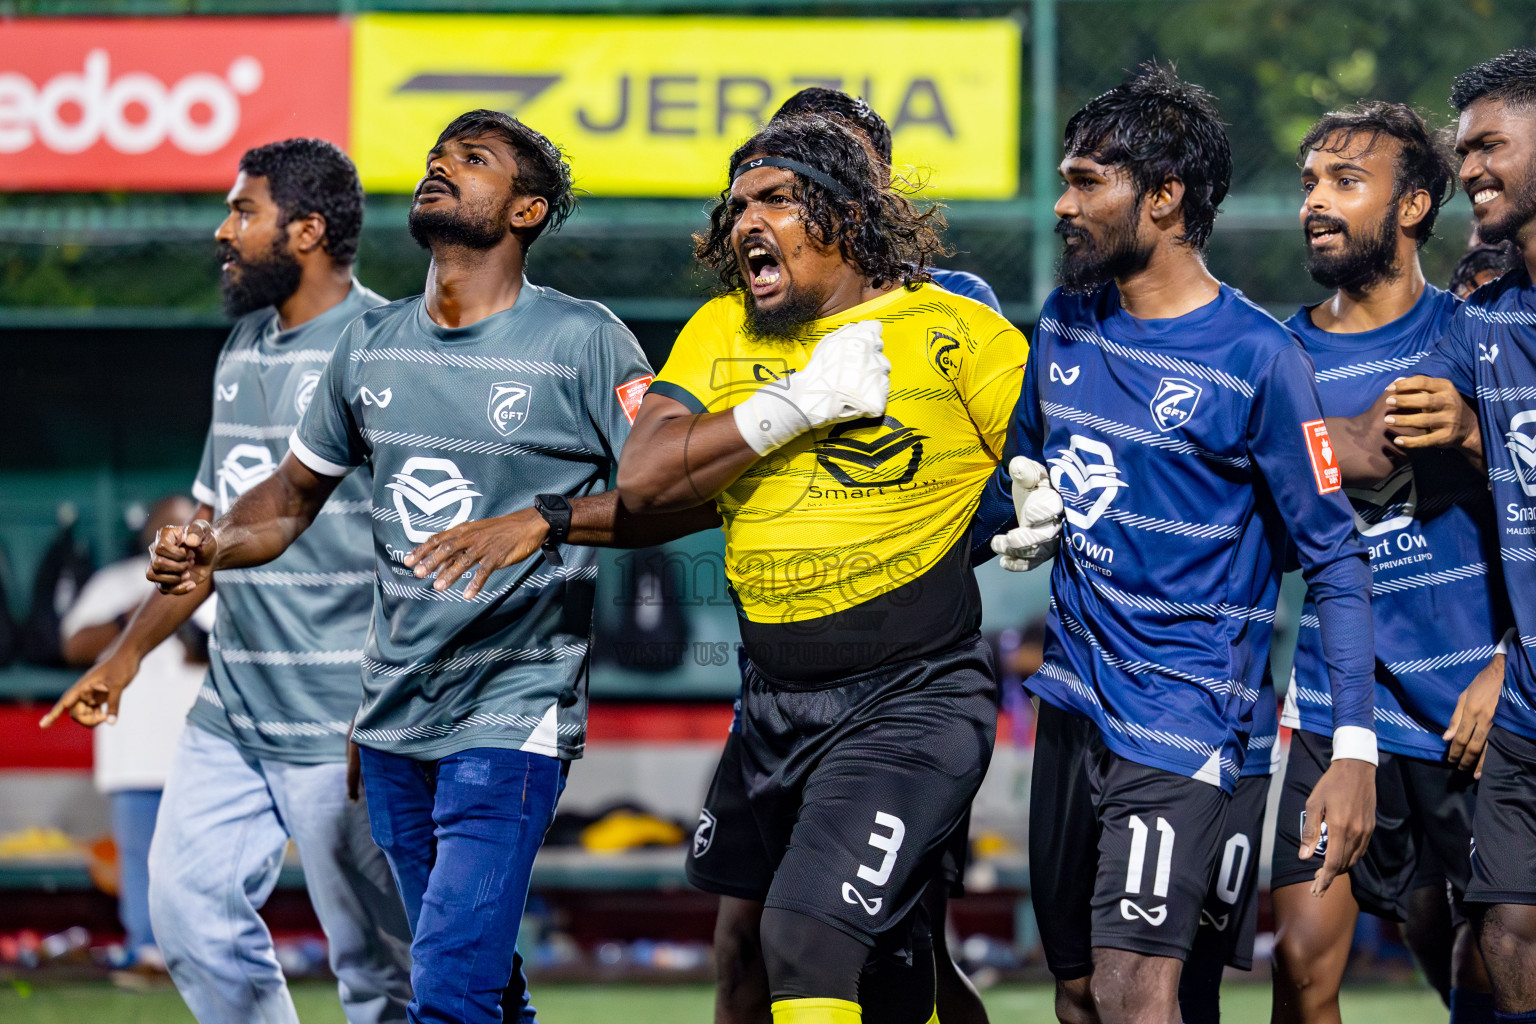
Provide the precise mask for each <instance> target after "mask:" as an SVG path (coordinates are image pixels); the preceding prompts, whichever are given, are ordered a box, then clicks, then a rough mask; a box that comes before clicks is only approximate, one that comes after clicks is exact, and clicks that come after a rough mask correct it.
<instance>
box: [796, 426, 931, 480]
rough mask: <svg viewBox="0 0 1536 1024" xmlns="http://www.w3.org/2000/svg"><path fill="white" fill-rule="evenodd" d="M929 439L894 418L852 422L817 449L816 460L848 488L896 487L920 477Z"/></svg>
mask: <svg viewBox="0 0 1536 1024" xmlns="http://www.w3.org/2000/svg"><path fill="white" fill-rule="evenodd" d="M856 435H857V436H856ZM926 439H927V438H926V435H923V434H919V433H918V432H917V431H916V430H913V429H912V428H911V427H908V426H905V425H904V424H903V423H902V422H901V421H900V420H898V419H896V417H894V416H886V417H883V418H881V419H875V418H874V417H870V418H868V419H862V420H849V421H848V422H847V423H840V424H838V425H837V426H836V427H834V428H833V429H832V432H831V433H830V434H828V435H827V436H826V438H825V439H824V440H823V441H822V442H821V443H820V444H818V445H817V446H816V461H817V462H819V463H820V464H821V466H822V468H823V469H825V470H826V471H827V472H828V473H831V474H832V476H833V478H834V479H836V480H837V482H838V483H841V484H843V485H845V486H847V487H896V486H898V485H900V484H905V483H910V482H911V481H912V478H913V477H914V476H916V475H917V467H918V466H920V465H922V462H923V441H925V440H926Z"/></svg>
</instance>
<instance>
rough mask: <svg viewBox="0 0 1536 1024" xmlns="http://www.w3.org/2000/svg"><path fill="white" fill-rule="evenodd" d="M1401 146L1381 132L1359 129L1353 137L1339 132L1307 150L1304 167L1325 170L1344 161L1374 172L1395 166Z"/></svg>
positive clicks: (1398, 142)
mask: <svg viewBox="0 0 1536 1024" xmlns="http://www.w3.org/2000/svg"><path fill="white" fill-rule="evenodd" d="M1402 148H1403V144H1402V142H1401V141H1400V140H1398V139H1395V138H1393V137H1392V136H1390V135H1383V134H1381V133H1379V132H1372V131H1360V132H1356V133H1355V134H1354V137H1353V138H1351V137H1350V136H1349V134H1348V133H1347V132H1344V131H1337V132H1333V133H1331V134H1330V135H1329V136H1328V137H1327V138H1325V139H1323V140H1322V141H1321V142H1319V143H1318V144H1317V146H1316V147H1314V148H1312V149H1309V150H1307V156H1306V159H1305V160H1303V161H1302V168H1303V169H1304V170H1308V171H1314V172H1316V171H1324V170H1326V169H1327V168H1328V167H1329V165H1331V164H1335V163H1339V162H1340V161H1343V162H1345V163H1350V164H1355V165H1357V166H1359V167H1363V168H1365V169H1366V170H1368V171H1372V172H1375V171H1377V170H1380V169H1382V168H1390V167H1392V166H1393V165H1395V164H1396V162H1397V158H1398V155H1399V154H1400V153H1401V152H1402Z"/></svg>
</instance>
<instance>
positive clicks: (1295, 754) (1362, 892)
mask: <svg viewBox="0 0 1536 1024" xmlns="http://www.w3.org/2000/svg"><path fill="white" fill-rule="evenodd" d="M1332 760H1333V740H1332V738H1330V737H1328V736H1320V735H1318V734H1317V733H1313V732H1305V731H1303V730H1301V729H1297V730H1296V731H1294V732H1292V733H1291V752H1290V755H1289V756H1288V757H1287V759H1286V763H1285V785H1284V788H1283V789H1281V791H1280V809H1279V811H1278V815H1279V820H1278V821H1277V822H1276V823H1275V857H1274V864H1273V871H1272V872H1271V873H1270V883H1269V884H1270V888H1271V889H1279V888H1281V887H1282V886H1286V885H1299V884H1301V883H1303V882H1306V883H1310V882H1311V881H1312V878H1313V876H1314V875H1315V874H1317V869H1318V868H1320V867H1322V864H1323V856H1324V853H1325V851H1326V845H1324V846H1323V847H1320V848H1319V849H1318V851H1317V852H1316V853H1314V854H1313V855H1312V856H1311V857H1310V858H1309V859H1307V860H1300V859H1298V858H1297V856H1296V851H1297V850H1299V849H1300V848H1301V828H1302V824H1301V820H1302V817H1303V814H1304V812H1305V811H1306V807H1307V798H1308V797H1310V796H1311V795H1312V790H1313V788H1314V787H1315V786H1316V785H1317V783H1318V780H1319V779H1321V778H1322V777H1323V772H1325V771H1327V770H1328V765H1329V763H1330V762H1331V761H1332ZM1476 793H1477V787H1476V785H1475V782H1474V780H1473V778H1472V773H1471V772H1464V771H1459V770H1457V769H1456V768H1455V767H1453V766H1452V765H1450V764H1448V763H1446V762H1444V761H1430V760H1428V759H1426V758H1421V757H1406V756H1404V755H1402V754H1389V753H1386V752H1385V751H1383V752H1382V754H1381V758H1380V763H1379V764H1378V765H1377V766H1376V831H1375V832H1373V833H1372V834H1371V842H1370V845H1369V846H1367V847H1366V849H1365V855H1364V856H1362V857H1361V858H1360V860H1359V861H1358V862H1357V863H1356V864H1355V866H1354V867H1352V868H1350V869H1349V887H1350V891H1351V892H1352V893H1353V894H1354V897H1355V902H1356V903H1357V904H1359V906H1360V909H1362V910H1364V911H1367V912H1368V913H1371V914H1375V915H1376V916H1377V917H1384V918H1387V919H1389V920H1392V921H1403V920H1405V919H1406V918H1407V913H1408V895H1409V893H1411V892H1412V891H1413V889H1414V885H1415V880H1416V879H1419V880H1422V877H1423V876H1421V875H1420V874H1419V871H1418V860H1419V856H1418V854H1419V851H1420V850H1424V849H1429V848H1433V850H1434V852H1435V855H1436V859H1437V860H1438V862H1439V866H1440V868H1441V870H1443V871H1444V872H1445V880H1446V882H1447V883H1448V885H1449V888H1450V891H1451V894H1452V899H1453V901H1459V900H1460V899H1461V898H1462V894H1463V893H1465V892H1466V891H1467V884H1468V882H1469V881H1470V880H1471V865H1470V864H1469V863H1468V857H1467V850H1468V849H1469V846H1470V844H1471V840H1472V811H1473V807H1474V806H1475V803H1476Z"/></svg>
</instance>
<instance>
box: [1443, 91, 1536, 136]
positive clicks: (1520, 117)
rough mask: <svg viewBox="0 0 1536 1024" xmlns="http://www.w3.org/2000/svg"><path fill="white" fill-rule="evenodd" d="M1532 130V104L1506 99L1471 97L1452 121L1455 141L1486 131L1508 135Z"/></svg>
mask: <svg viewBox="0 0 1536 1024" xmlns="http://www.w3.org/2000/svg"><path fill="white" fill-rule="evenodd" d="M1533 130H1536V104H1531V103H1510V102H1509V101H1507V100H1502V99H1491V98H1485V99H1480V100H1474V101H1473V102H1472V104H1471V105H1469V106H1468V107H1467V109H1466V110H1463V111H1462V112H1461V119H1460V120H1459V121H1458V122H1457V124H1456V144H1457V145H1458V146H1459V145H1461V144H1462V143H1463V141H1465V140H1467V139H1470V138H1475V137H1477V136H1480V135H1487V134H1488V133H1490V132H1499V133H1500V134H1508V135H1527V134H1529V133H1531V132H1532V131H1533Z"/></svg>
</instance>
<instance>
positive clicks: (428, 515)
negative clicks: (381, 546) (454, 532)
mask: <svg viewBox="0 0 1536 1024" xmlns="http://www.w3.org/2000/svg"><path fill="white" fill-rule="evenodd" d="M423 474H427V475H428V476H427V477H425V478H424V476H423ZM436 474H442V475H441V476H440V477H438V478H437V479H431V477H432V476H435V475H436ZM385 486H386V487H388V488H389V489H390V490H392V491H394V492H395V511H396V512H398V513H400V526H401V528H402V529H404V530H405V536H406V538H407V539H409V540H412V541H415V542H416V543H417V544H420V543H421V542H422V541H424V540H426V539H427V538H429V537H431V536H432V535H433V534H434V533H438V532H440V531H442V530H448V529H452V528H453V527H455V526H458V525H459V524H460V523H462V522H465V521H466V520H468V519H469V510H470V508H471V507H472V506H473V505H474V499H476V498H478V497H480V492H479V491H477V490H475V485H474V484H473V483H472V482H471V481H469V480H466V479H465V478H464V475H463V474H462V473H460V472H459V467H458V466H456V465H454V463H453V460H452V459H431V458H426V457H424V456H417V457H415V458H411V459H407V460H406V461H405V465H404V466H402V467H401V469H400V472H398V473H396V474H395V475H394V477H393V478H392V480H391V482H390V483H388V484H385ZM455 504H457V505H458V508H456V509H454V510H453V512H451V513H450V514H448V515H443V514H442V513H443V512H444V510H445V509H448V508H452V507H453V505H455Z"/></svg>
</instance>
